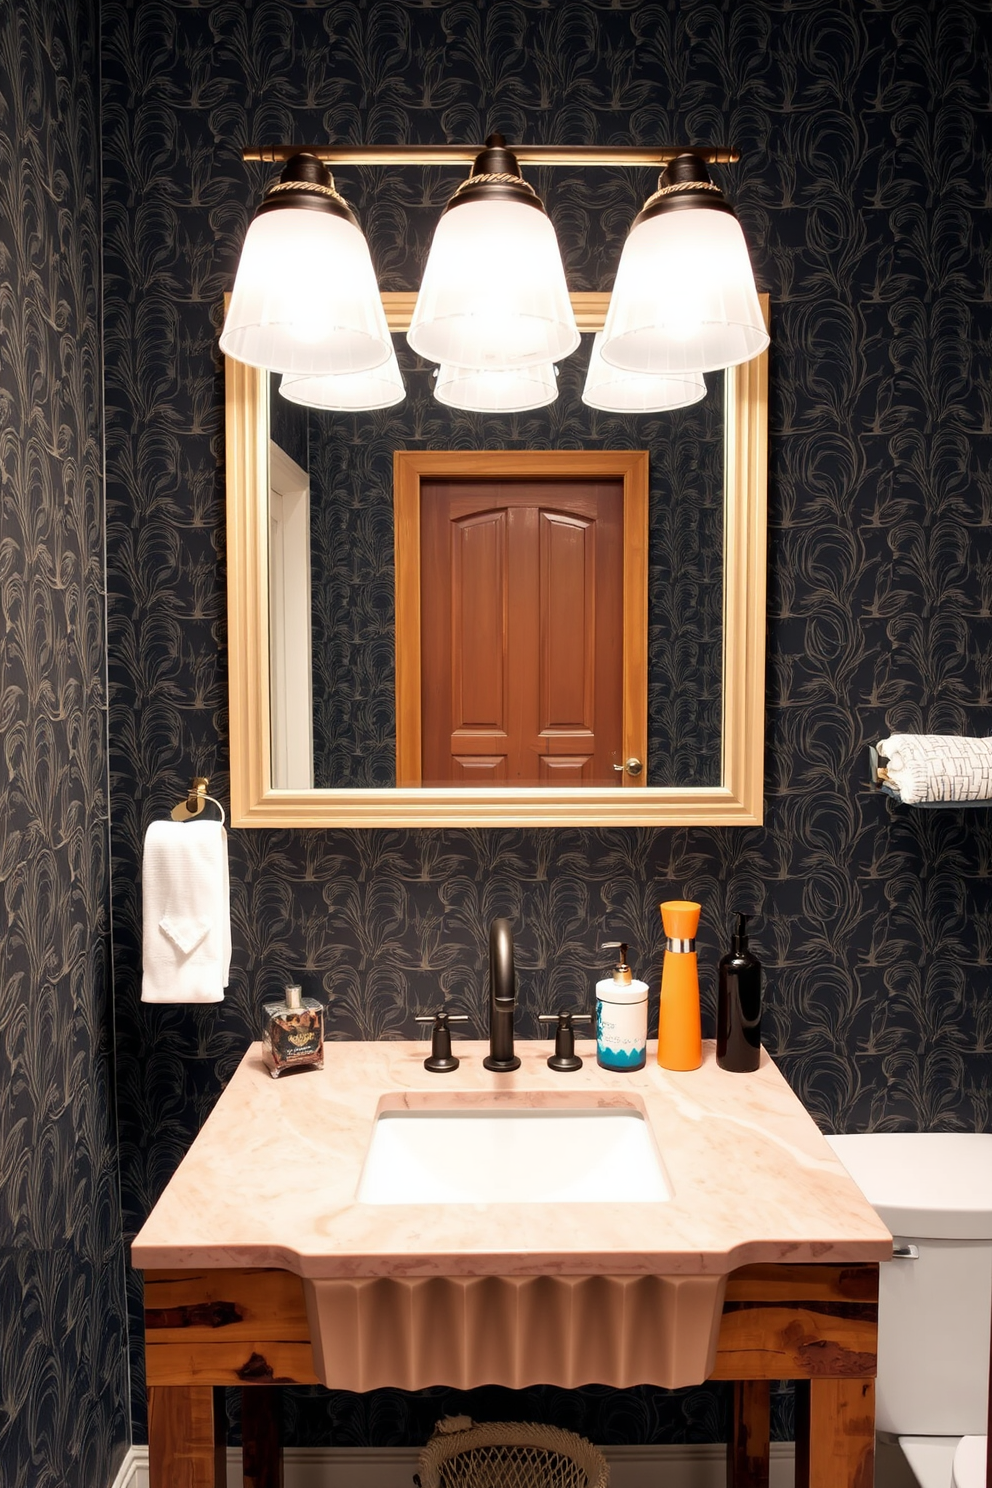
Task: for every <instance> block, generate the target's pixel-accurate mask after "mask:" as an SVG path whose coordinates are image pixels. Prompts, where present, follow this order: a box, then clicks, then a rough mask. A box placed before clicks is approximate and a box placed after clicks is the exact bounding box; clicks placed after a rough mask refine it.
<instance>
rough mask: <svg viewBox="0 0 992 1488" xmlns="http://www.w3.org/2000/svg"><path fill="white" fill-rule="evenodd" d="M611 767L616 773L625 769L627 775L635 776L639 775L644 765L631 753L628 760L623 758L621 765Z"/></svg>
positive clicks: (621, 772) (619, 773) (620, 773)
mask: <svg viewBox="0 0 992 1488" xmlns="http://www.w3.org/2000/svg"><path fill="white" fill-rule="evenodd" d="M613 768H614V770H616V772H617V774H618V775H622V774H623V772H624V770H626V771H627V774H628V775H634V776H637V775H640V773H641V771H642V770H643V768H644V766H643V765H642V764H641V762H640V760H639V759H635V757H634V756H633V755H631V757H630V759H629V760H624V762H623V764H622V765H614V766H613Z"/></svg>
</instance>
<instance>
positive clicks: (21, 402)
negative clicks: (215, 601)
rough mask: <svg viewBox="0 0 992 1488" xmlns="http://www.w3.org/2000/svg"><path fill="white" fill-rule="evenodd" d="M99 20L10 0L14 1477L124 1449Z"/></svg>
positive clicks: (9, 1256)
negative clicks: (105, 511) (106, 614)
mask: <svg viewBox="0 0 992 1488" xmlns="http://www.w3.org/2000/svg"><path fill="white" fill-rule="evenodd" d="M97 48H98V33H97V18H96V7H95V6H94V5H92V4H89V3H83V4H77V3H75V0H18V3H16V4H15V3H13V0H0V492H2V497H0V499H2V515H0V565H2V567H0V600H2V606H3V642H2V646H0V721H2V738H3V752H4V764H5V770H4V773H3V779H2V781H0V831H2V836H0V900H2V906H3V908H2V923H0V958H2V969H3V981H2V986H3V994H2V999H0V1482H2V1483H3V1485H4V1488H56V1485H58V1488H63V1485H64V1488H92V1485H93V1484H96V1483H109V1482H110V1480H111V1478H112V1477H113V1473H114V1471H115V1469H116V1467H117V1465H118V1463H119V1460H120V1457H121V1455H122V1452H123V1447H124V1444H125V1443H126V1442H127V1440H128V1434H129V1423H128V1418H127V1414H128V1382H127V1367H126V1352H125V1338H124V1334H125V1329H126V1306H125V1288H124V1257H123V1253H122V1246H121V1218H120V1204H119V1197H118V1188H117V1162H116V1138H115V1131H114V1119H113V1097H112V1077H111V1049H110V1042H111V1037H110V1028H111V999H110V986H109V980H110V958H109V918H108V907H109V897H110V881H109V862H108V846H109V844H108V828H107V816H108V803H107V744H106V731H107V715H106V689H105V686H104V668H105V655H106V652H105V645H106V642H105V627H104V564H103V540H104V527H103V500H102V489H101V487H102V474H103V470H102V438H103V418H102V391H101V377H102V366H101V352H102V345H101V333H100V211H99V136H98V106H99V99H98V93H97V87H96V82H95V79H96V76H97Z"/></svg>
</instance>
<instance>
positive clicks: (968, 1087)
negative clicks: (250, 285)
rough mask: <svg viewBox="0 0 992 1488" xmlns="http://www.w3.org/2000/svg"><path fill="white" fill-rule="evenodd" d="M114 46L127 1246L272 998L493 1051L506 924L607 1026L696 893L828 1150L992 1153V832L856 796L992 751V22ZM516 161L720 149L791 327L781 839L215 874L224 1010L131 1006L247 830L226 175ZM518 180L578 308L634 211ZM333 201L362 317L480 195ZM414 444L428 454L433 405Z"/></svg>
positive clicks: (295, 1410) (730, 833)
mask: <svg viewBox="0 0 992 1488" xmlns="http://www.w3.org/2000/svg"><path fill="white" fill-rule="evenodd" d="M103 16H104V47H103V75H104V109H105V112H104V142H105V153H104V171H105V212H106V236H105V247H106V273H107V319H106V368H107V397H108V466H109V470H108V474H109V483H108V502H109V506H108V523H109V566H110V575H109V584H110V590H111V615H110V642H109V652H110V677H111V689H112V694H111V709H112V713H111V740H112V779H113V792H114V796H113V799H114V932H115V958H116V972H117V987H118V993H117V997H118V1001H117V1012H118V1052H119V1060H120V1067H121V1097H120V1123H121V1155H122V1164H123V1186H124V1203H125V1208H126V1221H125V1223H126V1227H127V1232H128V1234H129V1235H130V1234H133V1232H134V1230H135V1229H136V1228H137V1226H138V1225H139V1224H140V1222H141V1220H142V1219H143V1217H144V1215H145V1214H146V1213H147V1211H148V1209H149V1208H150V1206H151V1204H152V1203H153V1202H154V1199H155V1197H156V1196H157V1194H158V1193H159V1192H160V1190H161V1188H162V1187H163V1186H164V1184H165V1183H166V1181H167V1180H168V1177H169V1175H170V1173H171V1172H172V1171H173V1169H174V1168H175V1166H176V1164H177V1162H178V1161H179V1158H180V1157H181V1155H182V1153H183V1152H184V1151H185V1149H186V1148H187V1147H188V1145H189V1143H190V1141H191V1140H192V1138H193V1136H194V1135H195V1133H196V1131H197V1129H198V1127H199V1125H200V1124H201V1122H202V1120H203V1119H204V1117H205V1115H206V1114H207V1112H208V1111H209V1109H210V1108H211V1105H212V1104H213V1102H214V1101H215V1099H216V1097H217V1095H218V1092H219V1091H220V1089H221V1088H222V1086H223V1083H224V1081H225V1080H226V1079H227V1078H228V1077H229V1075H230V1073H231V1071H232V1069H233V1068H234V1066H235V1064H236V1063H237V1061H238V1059H239V1058H240V1056H241V1054H242V1052H243V1050H244V1049H245V1047H246V1045H247V1043H248V1042H249V1040H250V1039H252V1038H253V1037H255V1036H256V1035H257V1033H258V1027H259V1007H260V1003H261V1000H262V997H263V996H264V995H266V994H270V993H272V992H273V991H275V990H277V989H278V988H279V986H280V985H281V984H282V982H283V981H284V980H285V979H286V978H287V977H288V976H290V975H294V976H298V977H299V978H300V980H301V981H302V982H303V983H304V986H305V988H306V990H307V991H308V992H314V993H319V994H321V995H323V996H324V997H326V998H327V999H328V1001H329V1004H330V1015H329V1024H330V1029H331V1035H332V1037H334V1038H342V1039H347V1038H355V1037H362V1038H397V1037H408V1036H412V1035H413V1033H414V1028H415V1025H414V1024H413V1023H412V1021H411V1019H412V1016H413V1014H414V1013H415V1012H421V1011H424V1010H427V1009H429V1008H431V1007H433V1006H434V1005H435V1004H436V1002H437V1000H438V997H439V995H444V996H446V997H448V998H450V1000H451V1002H452V1003H453V1004H457V1005H458V1006H460V1007H463V1008H464V1009H465V1010H466V1011H468V1012H469V1013H470V1014H471V1015H472V1017H473V1020H474V1023H475V1026H476V1029H477V1030H481V1028H482V1026H483V1021H484V1020H483V983H482V968H483V964H484V947H485V940H486V932H487V926H488V923H489V921H490V919H491V918H492V917H493V915H495V914H509V915H510V916H511V917H512V918H513V919H514V921H515V924H516V927H517V943H518V956H517V964H518V967H519V968H520V983H521V1001H522V1013H521V1017H520V1020H519V1023H520V1031H521V1033H522V1035H523V1036H524V1037H533V1036H535V1035H536V1033H537V1025H536V1023H535V1021H534V1016H535V1014H536V1012H537V1011H538V1009H540V1008H543V1007H546V1006H554V1005H555V1004H556V1003H557V1002H558V1000H559V999H565V998H567V999H568V1000H570V1001H571V1000H574V999H576V998H584V997H588V996H589V993H590V988H591V985H592V983H593V981H594V979H595V977H596V976H597V974H598V973H599V971H600V970H601V967H602V965H603V959H602V957H601V955H600V954H599V953H598V952H597V949H596V947H597V944H598V942H599V941H600V940H601V939H602V938H603V936H604V935H605V934H606V933H607V932H609V933H610V934H609V938H611V939H621V938H622V939H624V940H627V941H629V942H630V945H631V956H632V959H633V961H634V964H635V966H637V967H638V968H639V969H642V970H643V971H644V973H645V974H646V975H647V976H648V978H649V980H650V981H651V983H652V987H653V988H656V987H657V981H658V974H659V966H660V924H659V920H658V913H657V905H658V902H659V901H660V900H661V899H664V898H666V897H672V896H680V897H681V896H683V895H684V896H688V897H692V898H698V899H700V900H701V901H702V903H703V906H704V909H703V917H702V924H701V930H700V950H701V956H700V960H701V963H702V965H703V967H704V977H703V998H704V1007H705V1017H706V1021H707V1025H708V1029H709V1030H710V1031H711V1030H712V1020H713V999H714V967H715V963H716V960H717V958H718V956H719V955H720V953H721V951H722V949H723V946H724V944H725V940H726V935H727V930H728V926H729V924H730V916H731V911H732V910H735V909H743V910H747V911H750V912H751V913H753V914H754V915H755V920H754V922H753V939H752V945H753V947H754V949H755V950H756V951H757V953H758V954H759V956H760V957H761V959H762V960H763V962H764V964H765V968H766V1003H765V1022H764V1032H765V1038H766V1042H767V1044H768V1047H769V1048H770V1049H771V1051H772V1052H773V1053H774V1054H775V1056H776V1058H777V1059H778V1060H779V1062H780V1065H781V1067H782V1069H783V1070H784V1072H785V1074H786V1075H787V1077H788V1079H789V1080H790V1081H791V1083H792V1084H793V1086H794V1088H795V1089H796V1090H797V1091H798V1093H799V1094H800V1095H801V1097H802V1098H803V1100H804V1101H805V1102H806V1104H807V1105H808V1107H809V1109H810V1110H811V1111H812V1113H813V1115H814V1116H815V1117H816V1119H817V1120H818V1121H819V1122H820V1123H821V1125H822V1126H823V1127H824V1128H825V1129H828V1130H857V1129H864V1128H893V1129H894V1128H901V1129H914V1128H938V1127H939V1128H963V1129H975V1130H978V1129H992V1109H990V1107H992V1089H990V1082H992V1001H990V998H989V992H988V981H989V965H990V961H992V905H990V896H989V888H990V874H992V830H990V826H992V820H990V815H989V813H988V812H987V811H975V812H964V811H953V810H951V811H946V812H940V813H932V814H925V813H914V812H912V811H909V810H905V809H901V808H899V807H897V806H894V805H891V804H888V803H887V802H886V801H884V800H883V799H881V798H879V797H877V796H873V795H870V794H868V793H867V792H866V791H865V789H864V786H863V782H864V779H865V769H866V766H865V744H866V742H867V741H869V740H875V739H878V738H879V737H881V736H884V735H885V734H886V733H887V732H888V731H889V730H890V729H893V728H901V729H908V730H924V729H925V730H933V731H948V732H964V733H972V734H984V733H990V732H992V619H990V617H992V594H990V583H992V539H990V525H989V518H990V508H992V483H990V478H989V469H990V465H992V460H990V456H992V421H990V414H989V401H988V348H989V345H990V344H992V291H990V287H989V286H990V272H989V258H988V248H987V246H983V237H982V233H983V221H984V220H985V219H986V216H987V210H988V201H989V198H990V191H992V183H990V158H989V150H990V146H989V130H988V118H989V83H988V80H989V70H990V57H989V28H988V7H987V3H986V0H955V3H954V4H950V5H949V4H943V3H938V0H931V3H923V0H919V3H913V0H864V3H861V0H858V3H855V0H760V3H759V0H658V3H655V4H646V3H627V0H617V3H613V4H606V3H602V4H600V3H593V0H590V3H576V4H567V5H565V4H562V5H553V4H545V3H538V0H535V3H529V0H510V3H494V4H485V5H478V4H469V3H450V4H431V3H414V0H392V3H375V4H361V3H343V0H337V3H333V4H331V3H317V4H296V3H292V0H252V3H247V4H231V3H221V0H216V3H211V0H206V3H201V4H197V5H186V4H181V3H178V0H141V3H140V4H139V3H136V0H134V3H124V0H107V3H106V4H105V5H104V8H103ZM494 128H498V129H501V130H502V131H503V132H504V133H505V134H506V135H507V136H508V137H509V138H510V139H511V140H513V139H524V140H528V141H532V140H533V141H542V142H549V141H559V142H570V143H584V142H587V141H595V142H599V143H623V142H630V141H652V142H660V141H665V140H669V141H680V140H687V141H693V142H700V143H717V142H722V141H727V142H729V143H732V144H734V145H736V146H737V147H738V148H739V149H740V150H741V153H742V160H741V163H740V164H739V165H738V166H736V167H733V168H732V169H730V168H728V169H727V170H725V171H724V172H723V173H722V176H721V179H722V180H723V182H724V183H725V185H726V187H727V189H728V192H729V194H730V196H731V198H732V199H733V200H734V201H736V202H737V204H738V206H739V210H740V215H741V218H742V220H743V223H744V226H745V229H746V232H747V234H748V238H749V241H750V243H751V246H752V252H753V258H754V262H755V265H756V269H757V276H758V281H759V287H761V288H763V289H766V290H768V291H769V292H770V293H771V296H772V305H773V344H772V362H771V387H772V407H771V440H770V449H771V492H770V497H771V534H770V545H769V579H770V584H769V606H768V618H769V628H768V707H767V715H766V718H767V723H766V741H765V742H766V818H765V825H764V827H763V828H760V829H759V828H755V829H735V830H726V829H719V830H703V829H698V830H679V831H658V832H649V831H642V830H634V829H630V830H618V831H612V830H600V831H556V832H551V831H531V832H525V831H518V830H513V829H507V830H503V831H496V830H491V831H464V832H455V831H444V832H440V831H437V832H419V833H418V832H409V831H405V832H401V831H396V832H390V831H379V832H299V833H293V832H238V833H234V834H232V839H231V856H232V875H233V882H234V941H235V951H234V966H233V972H232V981H231V987H230V989H229V992H228V995H227V998H226V1000H225V1002H224V1003H223V1004H222V1005H221V1006H220V1007H219V1008H201V1009H183V1008H175V1009H168V1008H160V1007H158V1008H144V1007H142V1006H141V1005H140V1004H139V1001H138V996H139V975H138V968H139V950H140V933H139V932H140V901H139V894H138V877H139V864H140V850H141V837H142V834H143V832H144V829H145V827H146V826H147V824H148V822H149V821H150V820H151V819H152V818H153V817H155V816H158V815H161V814H162V813H163V812H164V811H165V810H167V809H168V808H169V807H170V806H171V805H172V804H173V801H174V799H175V798H176V795H177V793H178V792H179V791H180V790H181V789H182V788H183V787H184V784H185V781H186V778H187V777H188V776H189V775H190V774H191V773H193V772H194V771H196V772H203V773H205V774H209V775H210V776H211V777H212V781H213V785H214V787H215V788H216V789H217V791H218V792H219V793H220V794H221V795H222V796H223V795H224V794H225V793H226V774H225V772H226V768H227V754H226V739H227V720H226V712H225V709H226V671H225V651H224V603H225V590H224V560H223V546H224V538H223V511H224V508H223V430H222V383H221V377H220V369H219V364H218V357H217V349H216V335H217V330H218V326H219V322H220V315H221V309H220V307H221V300H222V295H223V292H224V290H225V289H228V288H230V285H231V282H232V279H233V274H234V269H235V264H236V259H237V253H238V248H239V245H240V242H241V239H242V236H243V233H244V231H245V228H246V226H247V223H248V220H249V218H250V215H251V212H252V209H253V207H254V205H255V204H256V203H257V201H258V199H259V196H260V192H261V188H262V185H263V183H264V181H265V180H266V179H267V178H268V176H269V174H270V170H269V168H263V167H260V166H246V165H244V164H243V163H242V161H241V159H240V150H241V147H242V146H243V145H245V144H247V143H249V142H258V143H267V142H271V141H276V140H306V139H314V140H322V139H327V138H334V139H347V140H352V141H356V142H377V141H379V142H386V141H395V140H400V141H423V142H432V141H442V140H445V139H448V138H451V139H456V140H463V139H466V138H473V139H481V138H482V137H483V136H484V135H485V134H486V133H487V132H488V131H489V130H490V129H494ZM531 174H532V176H533V179H534V183H535V185H536V186H537V187H538V189H539V190H540V191H541V192H542V193H543V194H544V195H545V198H546V200H547V201H548V204H549V208H550V210H551V213H552V216H553V218H554V220H555V223H556V226H557V228H558V232H559V236H560V239H561V242H562V246H563V250H564V253H565V258H566V267H567V270H568V273H569V277H570V282H571V285H572V287H573V288H575V289H603V288H607V287H609V284H610V282H611V278H612V274H613V272H614V267H615V264H616V261H617V257H618V254H619V250H620V246H621V242H622V239H623V236H624V233H625V232H626V229H627V227H628V225H629V223H630V221H631V219H632V217H633V216H634V214H635V212H636V211H637V209H638V207H639V206H640V204H641V202H642V201H643V199H644V197H645V196H646V195H647V194H648V192H649V191H650V190H651V188H652V186H653V179H652V177H651V174H650V173H649V172H632V173H630V174H629V175H625V174H622V173H617V174H613V173H606V172H596V171H592V170H589V171H581V172H579V171H576V172H570V171H557V172H550V171H546V172H541V171H535V172H532V173H531ZM338 176H339V182H340V185H341V187H342V188H343V190H344V192H345V194H346V195H347V196H348V197H349V199H350V200H351V201H352V203H353V204H354V206H355V207H356V209H357V210H358V212H359V214H360V216H361V219H362V222H363V225H364V227H365V229H366V231H367V234H368V237H369V241H370V244H371V248H372V254H373V258H374V260H375V263H376V266H377V269H378V272H379V275H380V283H381V285H382V287H383V288H384V289H409V288H410V287H412V286H414V285H416V283H417V275H418V265H419V264H420V263H421V262H422V259H423V256H424V254H425V252H426V248H427V244H428V242H429V238H430V233H431V230H432V226H433V223H434V221H435V219H436V216H437V214H438V212H439V210H440V208H441V206H442V205H443V203H444V201H445V200H446V197H447V195H448V194H449V193H450V190H451V189H452V187H453V185H454V184H455V182H456V181H457V180H458V179H459V176H460V173H459V172H450V171H442V170H428V171H423V172H415V171H412V172H411V171H408V172H395V171H394V172H387V171H382V172H378V171H373V170H350V171H345V170H341V171H339V172H338ZM424 416H425V417H430V418H432V419H437V420H438V425H437V428H438V437H439V438H440V439H443V438H444V435H443V428H444V425H443V423H442V422H441V420H442V417H443V416H442V413H441V411H440V409H439V407H437V406H430V407H429V408H426V409H425V414H424ZM352 499H357V497H356V496H355V494H354V493H352ZM728 1182H730V1183H732V1182H733V1174H732V1173H728ZM259 1184H260V1193H262V1194H264V1175H259ZM742 1201H743V1196H742ZM138 1340H139V1342H140V1334H139V1335H138ZM135 1377H136V1379H137V1380H139V1381H140V1365H138V1366H136V1371H135ZM487 1398H488V1399H489V1406H487V1407H486V1410H487V1412H488V1411H489V1410H490V1409H491V1408H496V1409H499V1410H501V1411H502V1410H505V1411H506V1412H507V1413H508V1414H515V1415H519V1414H527V1415H529V1416H532V1417H535V1418H539V1417H541V1416H542V1415H544V1416H546V1417H549V1418H553V1419H557V1420H560V1421H562V1422H563V1423H564V1424H568V1425H573V1426H577V1427H578V1428H579V1429H581V1430H587V1431H588V1432H589V1434H591V1435H592V1436H594V1437H596V1438H597V1439H598V1440H600V1441H618V1440H620V1441H623V1440H626V1441H662V1440H677V1439H683V1440H684V1439H694V1440H699V1439H711V1438H713V1437H714V1436H718V1435H719V1433H720V1431H721V1428H722V1415H721V1412H722V1403H721V1398H720V1397H719V1395H718V1394H716V1393H715V1392H714V1391H710V1390H698V1391H690V1392H687V1393H684V1394H677V1395H674V1396H673V1395H667V1394H665V1393H664V1392H660V1391H638V1392H630V1393H626V1394H622V1395H617V1394H614V1393H612V1392H605V1391H602V1390H599V1389H597V1388H593V1389H590V1390H587V1391H583V1392H577V1393H574V1394H565V1393H564V1392H560V1391H550V1390H549V1391H544V1392H529V1393H528V1395H527V1398H526V1399H525V1400H524V1401H521V1400H519V1399H512V1398H511V1399H508V1398H507V1397H506V1392H497V1393H496V1395H491V1396H489V1397H487ZM450 1404H451V1400H450V1395H448V1394H446V1393H445V1392H432V1393H430V1394H429V1395H427V1396H417V1397H403V1396H400V1395H398V1394H397V1393H396V1392H386V1393H385V1395H379V1396H376V1397H367V1398H357V1397H349V1396H342V1395H327V1394H325V1393H323V1392H313V1393H310V1394H307V1393H306V1392H301V1393H300V1394H299V1395H298V1396H294V1397H293V1398H292V1400H291V1401H290V1402H289V1404H288V1410H289V1413H290V1430H291V1438H292V1439H293V1440H296V1441H298V1442H301V1443H307V1442H312V1441H321V1440H328V1439H330V1440H333V1441H336V1442H350V1443H366V1444H387V1443H402V1442H404V1441H412V1440H418V1439H422V1437H423V1436H424V1435H425V1434H426V1432H427V1430H428V1429H429V1427H430V1425H431V1423H432V1422H433V1420H434V1418H435V1417H436V1415H439V1414H441V1413H442V1410H443V1409H444V1408H449V1407H450ZM480 1413H481V1412H480ZM138 1429H139V1430H140V1426H139V1428H138Z"/></svg>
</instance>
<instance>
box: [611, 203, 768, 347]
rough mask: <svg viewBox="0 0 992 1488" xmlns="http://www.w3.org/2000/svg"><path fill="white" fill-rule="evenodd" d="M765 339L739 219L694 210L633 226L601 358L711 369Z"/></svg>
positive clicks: (705, 209) (624, 255)
mask: <svg viewBox="0 0 992 1488" xmlns="http://www.w3.org/2000/svg"><path fill="white" fill-rule="evenodd" d="M768 339H769V338H768V332H767V331H766V330H765V322H764V318H763V316H762V314H761V306H760V304H759V302H758V292H757V289H756V288H755V283H754V274H753V272H752V269H751V260H750V258H749V256H748V251H747V244H746V243H745V241H744V234H743V232H742V231H741V226H740V223H739V222H738V221H737V219H736V217H734V216H733V215H732V214H731V213H730V212H726V211H712V210H708V209H707V208H706V207H698V208H695V209H682V210H679V211H671V212H662V213H660V214H659V215H657V216H652V217H648V218H646V219H645V220H642V221H640V222H638V223H636V224H635V225H634V227H633V228H632V229H631V232H630V235H629V237H628V238H627V241H626V243H625V244H624V248H623V253H622V255H621V257H620V266H619V268H618V269H617V277H616V284H615V285H614V288H613V294H612V296H611V298H610V306H609V310H608V311H607V314H606V324H605V326H604V327H603V342H602V348H601V355H602V358H603V360H604V361H605V362H607V363H608V364H609V365H610V366H613V367H621V368H624V369H625V370H626V371H628V372H649V373H654V374H659V375H662V376H670V375H671V374H673V373H685V372H716V371H719V370H720V369H721V368H723V367H735V366H737V365H738V363H740V362H749V361H750V360H751V358H752V357H755V356H757V355H758V354H759V352H762V351H764V349H765V347H766V346H767V345H768Z"/></svg>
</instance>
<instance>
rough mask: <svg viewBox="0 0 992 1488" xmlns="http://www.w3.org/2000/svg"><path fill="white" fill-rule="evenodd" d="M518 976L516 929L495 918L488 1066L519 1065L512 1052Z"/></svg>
mask: <svg viewBox="0 0 992 1488" xmlns="http://www.w3.org/2000/svg"><path fill="white" fill-rule="evenodd" d="M516 1004H517V979H516V973H515V971H514V967H513V929H512V927H511V925H510V921H509V920H493V922H492V924H491V925H490V927H489V1056H488V1058H486V1059H484V1060H483V1061H482V1063H483V1064H484V1065H485V1067H486V1069H488V1070H496V1071H497V1072H506V1071H508V1070H515V1069H519V1068H520V1060H519V1059H518V1058H517V1056H516V1055H515V1054H514V1052H513V1010H514V1008H515V1007H516Z"/></svg>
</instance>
